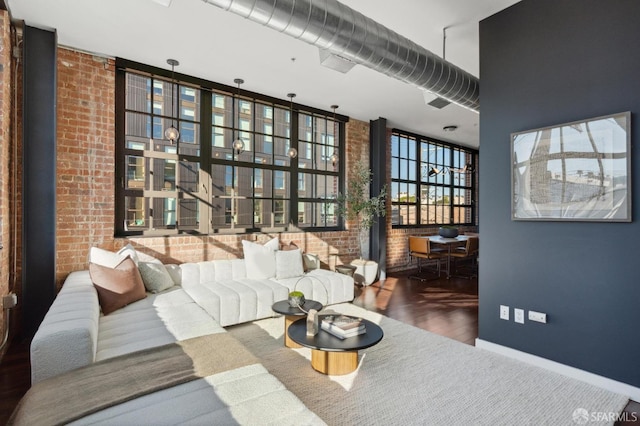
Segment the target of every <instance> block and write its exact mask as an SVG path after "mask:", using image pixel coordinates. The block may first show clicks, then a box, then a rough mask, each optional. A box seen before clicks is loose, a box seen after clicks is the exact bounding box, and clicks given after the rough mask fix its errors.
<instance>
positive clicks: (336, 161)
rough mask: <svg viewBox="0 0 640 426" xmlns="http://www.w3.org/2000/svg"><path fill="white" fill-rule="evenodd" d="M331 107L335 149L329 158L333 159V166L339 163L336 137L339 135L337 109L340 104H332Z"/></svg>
mask: <svg viewBox="0 0 640 426" xmlns="http://www.w3.org/2000/svg"><path fill="white" fill-rule="evenodd" d="M331 108H332V109H333V146H334V148H333V149H334V151H333V154H331V157H329V160H331V164H332V165H333V167H335V166H336V164H338V153H337V152H336V151H335V138H336V136H337V135H338V131H337V121H336V109H338V105H331Z"/></svg>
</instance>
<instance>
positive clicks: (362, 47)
mask: <svg viewBox="0 0 640 426" xmlns="http://www.w3.org/2000/svg"><path fill="white" fill-rule="evenodd" d="M203 1H204V2H205V3H210V4H212V5H214V6H218V7H220V8H222V9H224V10H226V11H229V12H233V13H235V14H237V15H240V16H242V17H243V18H246V19H249V20H251V21H254V22H257V23H259V24H262V25H265V26H267V27H269V28H272V29H274V30H277V31H280V32H282V33H285V34H288V35H290V36H291V37H294V38H296V39H299V40H302V41H305V42H307V43H309V44H312V45H314V46H316V47H318V48H320V49H321V50H322V49H324V50H327V51H329V52H331V53H333V54H335V55H337V56H339V57H342V58H344V59H346V60H348V61H352V62H354V63H356V64H360V65H364V66H366V67H369V68H371V69H373V70H376V71H379V72H381V73H383V74H385V75H388V76H390V77H393V78H396V79H398V80H401V81H404V82H406V83H409V84H413V85H415V86H418V87H419V88H422V89H425V90H428V91H430V92H432V93H434V94H436V95H438V96H439V97H441V98H443V99H446V100H447V101H450V102H453V103H455V104H458V105H460V106H463V107H465V108H468V109H471V110H473V111H479V109H480V100H479V81H478V79H477V78H476V77H474V76H473V75H471V74H469V73H468V72H466V71H463V70H462V69H460V68H458V67H456V66H455V65H453V64H451V63H449V62H447V61H445V60H444V59H442V58H441V57H439V56H437V55H436V54H434V53H433V52H430V51H429V50H427V49H425V48H424V47H421V46H419V45H417V44H416V43H414V42H412V41H411V40H409V39H407V38H406V37H403V36H401V35H400V34H398V33H396V32H395V31H392V30H390V29H389V28H386V27H385V26H383V25H381V24H379V23H377V22H376V21H374V20H373V19H370V18H367V17H366V16H364V15H363V14H361V13H360V12H357V11H355V10H353V9H351V8H350V7H348V6H345V5H344V4H342V3H340V2H338V1H336V0H203Z"/></svg>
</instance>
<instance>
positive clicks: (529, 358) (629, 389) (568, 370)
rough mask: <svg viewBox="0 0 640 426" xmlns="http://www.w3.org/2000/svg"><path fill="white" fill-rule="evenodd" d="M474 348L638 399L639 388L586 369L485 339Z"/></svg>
mask: <svg viewBox="0 0 640 426" xmlns="http://www.w3.org/2000/svg"><path fill="white" fill-rule="evenodd" d="M476 348H480V349H484V350H487V351H491V352H495V353H498V354H500V355H504V356H507V357H509V358H514V359H517V360H518V361H523V362H526V363H528V364H532V365H535V366H537V367H542V368H544V369H547V370H550V371H553V372H555V373H559V374H562V375H564V376H567V377H571V378H572V379H577V380H581V381H583V382H586V383H589V384H591V385H594V386H598V387H600V388H603V389H606V390H608V391H611V392H615V393H618V394H621V395H626V396H628V397H629V398H630V399H632V400H634V401H640V388H637V387H635V386H631V385H628V384H626V383H622V382H618V381H616V380H612V379H609V378H606V377H603V376H599V375H597V374H593V373H589V372H588V371H584V370H580V369H578V368H575V367H571V366H568V365H565V364H561V363H559V362H556V361H551V360H548V359H546V358H542V357H539V356H537V355H532V354H529V353H526V352H522V351H519V350H517V349H512V348H509V347H507V346H502V345H498V344H496V343H492V342H487V341H486V340H482V339H476Z"/></svg>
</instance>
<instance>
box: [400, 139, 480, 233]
mask: <svg viewBox="0 0 640 426" xmlns="http://www.w3.org/2000/svg"><path fill="white" fill-rule="evenodd" d="M476 158H477V151H474V150H471V149H466V148H463V147H460V146H456V145H452V144H447V143H444V142H438V141H434V140H431V139H428V138H424V137H421V136H418V135H412V134H408V133H406V132H401V131H398V130H393V132H392V135H391V202H392V225H393V226H412V227H414V226H429V225H449V224H451V225H475V194H476V183H475V173H474V171H475V168H476Z"/></svg>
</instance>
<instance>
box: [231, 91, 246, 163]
mask: <svg viewBox="0 0 640 426" xmlns="http://www.w3.org/2000/svg"><path fill="white" fill-rule="evenodd" d="M233 82H234V83H236V84H237V85H238V91H237V93H236V99H239V98H240V85H241V84H242V83H244V80H243V79H241V78H236V79H234V80H233ZM234 110H235V108H234ZM233 118H234V119H235V111H233ZM232 127H235V124H233V125H232ZM231 147H232V148H233V152H235V153H236V156H237V155H240V154H242V153H243V152H244V141H243V140H242V138H241V137H240V132H238V138H237V139H236V140H234V141H233V144H231Z"/></svg>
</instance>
